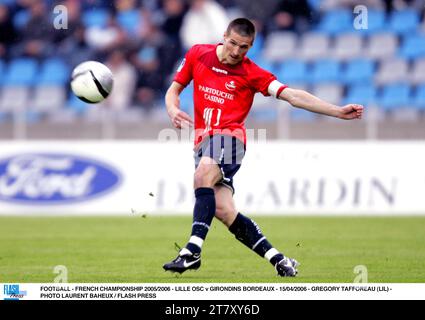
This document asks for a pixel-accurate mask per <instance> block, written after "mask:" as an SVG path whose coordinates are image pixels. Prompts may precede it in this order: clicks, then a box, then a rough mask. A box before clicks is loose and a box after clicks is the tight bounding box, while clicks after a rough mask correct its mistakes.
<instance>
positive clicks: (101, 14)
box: [82, 9, 109, 28]
mask: <svg viewBox="0 0 425 320" xmlns="http://www.w3.org/2000/svg"><path fill="white" fill-rule="evenodd" d="M108 19H109V13H108V11H106V10H104V9H92V10H86V11H84V12H83V18H82V20H83V24H84V25H85V26H86V27H88V28H91V27H99V28H103V27H105V26H106V24H107V23H108Z"/></svg>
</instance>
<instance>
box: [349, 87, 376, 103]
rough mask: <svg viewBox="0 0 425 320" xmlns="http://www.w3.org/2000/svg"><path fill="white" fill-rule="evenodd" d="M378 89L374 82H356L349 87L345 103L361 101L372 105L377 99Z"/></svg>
mask: <svg viewBox="0 0 425 320" xmlns="http://www.w3.org/2000/svg"><path fill="white" fill-rule="evenodd" d="M376 97H377V90H376V87H375V86H374V85H372V84H356V85H352V86H350V87H349V88H348V93H347V96H346V97H345V99H344V104H348V103H359V104H362V105H365V106H367V105H370V104H373V103H374V102H375V101H376Z"/></svg>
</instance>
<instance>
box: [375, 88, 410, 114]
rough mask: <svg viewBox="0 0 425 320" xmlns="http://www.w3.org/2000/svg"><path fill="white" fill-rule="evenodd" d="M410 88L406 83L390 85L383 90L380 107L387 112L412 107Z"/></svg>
mask: <svg viewBox="0 0 425 320" xmlns="http://www.w3.org/2000/svg"><path fill="white" fill-rule="evenodd" d="M410 91H411V89H410V86H409V85H408V84H406V83H399V84H390V85H387V86H385V87H384V88H383V89H382V92H381V95H380V97H379V105H380V106H381V107H382V108H384V109H385V110H393V109H396V108H400V107H408V106H410V103H411V99H410Z"/></svg>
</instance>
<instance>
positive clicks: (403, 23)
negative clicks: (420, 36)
mask: <svg viewBox="0 0 425 320" xmlns="http://www.w3.org/2000/svg"><path fill="white" fill-rule="evenodd" d="M418 27H419V13H418V12H416V11H415V10H410V9H407V10H402V11H397V10H395V11H393V12H392V13H391V16H390V20H389V23H388V28H389V30H390V31H392V32H395V33H397V34H407V33H411V32H415V31H416V29H417V28H418Z"/></svg>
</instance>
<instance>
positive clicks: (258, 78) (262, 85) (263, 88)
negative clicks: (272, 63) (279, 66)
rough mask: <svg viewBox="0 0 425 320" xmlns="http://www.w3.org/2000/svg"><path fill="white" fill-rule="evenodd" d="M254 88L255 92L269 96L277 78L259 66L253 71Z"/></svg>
mask: <svg viewBox="0 0 425 320" xmlns="http://www.w3.org/2000/svg"><path fill="white" fill-rule="evenodd" d="M252 71H253V72H251V73H250V74H252V86H253V87H254V90H255V92H261V93H262V94H263V95H264V96H269V95H270V94H269V90H268V89H269V86H270V83H272V82H273V81H275V80H276V76H275V75H273V74H272V73H271V72H269V71H266V70H264V69H262V68H260V67H258V66H255V68H254V70H252Z"/></svg>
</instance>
